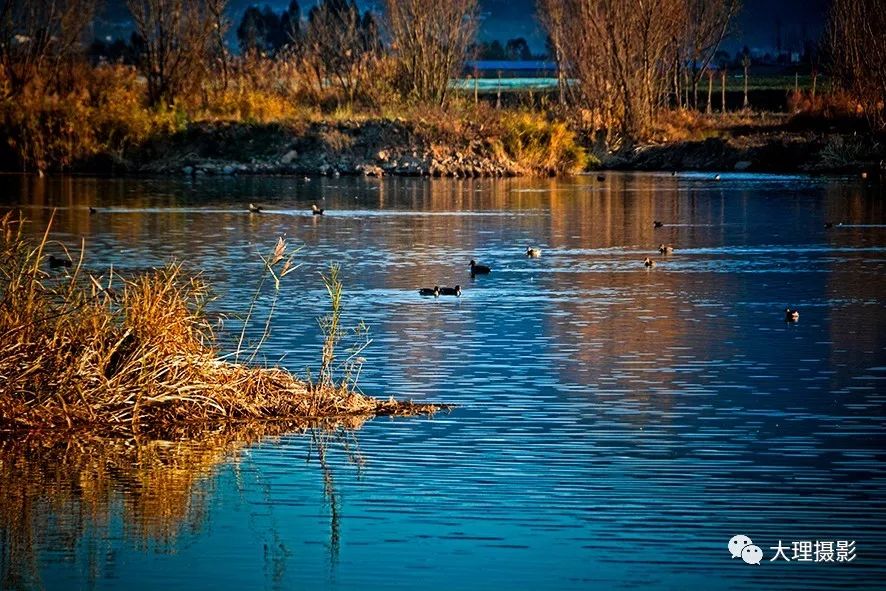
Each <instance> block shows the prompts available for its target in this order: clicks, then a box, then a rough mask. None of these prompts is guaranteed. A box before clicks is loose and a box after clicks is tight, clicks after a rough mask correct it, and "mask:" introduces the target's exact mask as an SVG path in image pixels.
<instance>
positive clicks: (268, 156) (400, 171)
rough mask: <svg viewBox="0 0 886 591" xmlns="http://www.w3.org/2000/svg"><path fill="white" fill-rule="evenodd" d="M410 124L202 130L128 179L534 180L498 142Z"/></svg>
mask: <svg viewBox="0 0 886 591" xmlns="http://www.w3.org/2000/svg"><path fill="white" fill-rule="evenodd" d="M431 135H432V134H430V133H428V132H427V131H425V130H420V129H419V128H417V127H416V126H415V125H413V124H410V123H408V122H406V121H403V120H377V121H368V122H367V121H363V122H356V121H344V122H336V123H312V124H309V125H307V126H306V127H304V128H301V129H298V128H292V127H286V126H282V125H265V126H252V125H244V124H227V123H211V124H209V123H201V124H197V125H192V126H191V127H190V128H189V129H187V130H186V131H184V132H181V133H179V134H175V135H173V136H169V137H165V138H162V139H157V140H153V141H151V142H150V143H148V144H147V145H145V146H143V147H142V148H140V149H138V150H136V151H134V152H133V153H132V154H131V155H130V156H129V158H128V159H127V160H126V161H118V162H113V163H109V164H110V165H111V167H112V168H113V169H114V170H115V171H122V172H126V173H143V174H144V173H147V174H160V173H162V174H168V173H179V174H185V175H233V174H293V175H329V176H336V175H362V176H377V177H378V176H385V175H402V176H437V177H439V176H446V177H501V176H516V175H523V174H531V173H532V171H527V170H525V169H524V168H523V167H521V166H520V165H519V164H518V163H517V162H515V161H514V160H512V159H510V158H508V156H507V154H505V153H504V151H503V150H501V149H498V148H497V147H496V146H495V145H493V143H492V142H488V141H483V140H479V139H463V138H459V139H456V140H452V139H451V138H444V139H432V138H431Z"/></svg>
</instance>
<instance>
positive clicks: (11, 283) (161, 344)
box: [0, 212, 439, 431]
mask: <svg viewBox="0 0 886 591" xmlns="http://www.w3.org/2000/svg"><path fill="white" fill-rule="evenodd" d="M23 223H24V220H23V219H22V218H21V217H14V216H13V215H12V213H11V212H10V213H7V214H6V215H5V216H3V217H2V218H0V429H2V430H20V429H37V428H41V429H42V428H69V429H70V428H78V427H91V428H100V429H110V430H127V431H139V430H144V431H146V430H151V429H166V428H169V427H171V426H174V425H176V424H180V423H186V422H194V421H218V420H222V421H231V420H256V419H257V420H305V419H319V418H328V417H340V416H348V415H402V414H417V413H433V412H435V411H436V410H438V409H439V407H438V406H435V405H429V404H427V405H426V404H414V403H412V402H398V401H395V400H393V399H391V400H387V401H383V400H378V399H375V398H371V397H368V396H365V395H364V394H362V393H361V392H359V391H358V390H357V389H356V388H355V387H353V386H354V384H353V381H352V380H347V379H342V380H335V379H334V378H333V376H332V373H331V369H330V368H329V367H328V365H329V363H331V360H332V359H333V358H334V352H333V351H332V350H331V349H330V350H327V348H324V368H325V372H326V373H325V374H324V379H323V380H321V381H319V382H317V383H311V382H309V381H306V380H301V379H298V378H297V377H296V376H294V375H293V374H291V373H290V372H288V371H286V370H285V369H282V368H278V367H260V366H256V365H254V364H252V363H249V362H235V361H231V360H229V359H227V358H224V357H223V356H222V355H221V354H220V352H219V350H218V348H217V345H216V340H215V335H214V333H213V331H212V328H211V326H210V323H209V322H208V320H207V317H206V315H205V313H204V307H205V304H206V302H207V296H208V286H207V285H206V283H205V282H204V281H203V280H202V279H201V278H199V277H189V276H187V275H186V274H185V273H184V271H183V270H182V268H181V266H180V265H177V264H170V265H168V266H166V267H164V268H162V269H155V270H151V271H149V272H146V273H144V274H141V275H138V276H135V277H130V278H122V277H119V276H117V275H114V274H113V273H111V274H109V275H108V276H107V277H94V276H91V275H89V274H88V273H87V272H86V271H85V270H84V268H83V250H82V249H81V253H80V258H79V259H78V260H76V261H73V262H72V264H71V267H70V268H69V269H68V268H62V269H56V270H53V271H47V270H46V267H47V266H48V264H51V261H50V260H49V258H48V257H47V255H46V252H45V250H46V246H47V244H48V243H49V240H48V236H49V227H47V229H46V232H45V234H44V235H43V239H42V240H41V241H40V242H39V243H36V244H35V243H33V242H32V241H31V240H29V239H28V238H27V237H26V236H25V234H24V232H23ZM50 224H51V222H50ZM56 260H57V259H56ZM58 264H59V263H57V262H56V265H58ZM287 265H291V259H290V258H288V257H287V256H286V246H285V243H283V242H282V241H280V242H278V245H277V247H276V248H275V249H274V252H273V253H272V254H271V255H269V256H268V257H267V258H266V259H265V267H266V273H267V274H268V275H269V276H271V277H272V281H274V282H277V281H279V278H281V277H282V276H283V275H285V274H286V272H287V271H288V269H289V268H291V267H287ZM267 330H269V327H268V326H265V333H264V334H266V333H267ZM334 345H335V343H334V342H333V343H332V345H331V347H332V348H334ZM241 357H242V356H241Z"/></svg>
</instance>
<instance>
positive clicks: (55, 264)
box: [47, 255, 71, 269]
mask: <svg viewBox="0 0 886 591" xmlns="http://www.w3.org/2000/svg"><path fill="white" fill-rule="evenodd" d="M47 260H48V261H49V268H50V269H58V268H59V267H70V266H71V261H70V260H68V259H57V258H55V256H54V255H49V258H48V259H47Z"/></svg>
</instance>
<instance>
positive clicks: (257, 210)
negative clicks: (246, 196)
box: [249, 203, 264, 213]
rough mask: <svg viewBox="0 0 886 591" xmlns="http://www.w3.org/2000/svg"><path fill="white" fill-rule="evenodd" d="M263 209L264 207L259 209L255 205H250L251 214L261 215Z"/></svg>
mask: <svg viewBox="0 0 886 591" xmlns="http://www.w3.org/2000/svg"><path fill="white" fill-rule="evenodd" d="M263 209H264V208H263V207H259V206H258V205H256V204H255V203H250V204H249V213H261V212H262V210H263Z"/></svg>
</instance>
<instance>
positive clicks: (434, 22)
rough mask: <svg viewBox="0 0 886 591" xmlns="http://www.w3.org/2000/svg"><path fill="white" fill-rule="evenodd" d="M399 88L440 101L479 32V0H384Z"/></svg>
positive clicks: (419, 96) (440, 102)
mask: <svg viewBox="0 0 886 591" xmlns="http://www.w3.org/2000/svg"><path fill="white" fill-rule="evenodd" d="M386 5H387V18H388V28H389V31H390V36H391V41H392V48H393V51H394V54H395V57H396V60H397V64H398V66H399V70H400V80H401V84H402V91H403V93H404V94H405V95H407V96H409V97H410V98H414V99H417V100H420V101H431V102H435V103H438V104H442V103H444V102H445V100H446V96H447V92H448V89H449V81H450V80H451V79H452V78H453V77H455V76H457V75H458V73H459V70H460V69H461V67H462V65H463V64H464V60H465V56H466V54H467V51H468V47H470V45H471V43H472V42H473V40H474V36H475V35H476V32H477V17H478V14H477V0H386Z"/></svg>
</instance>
